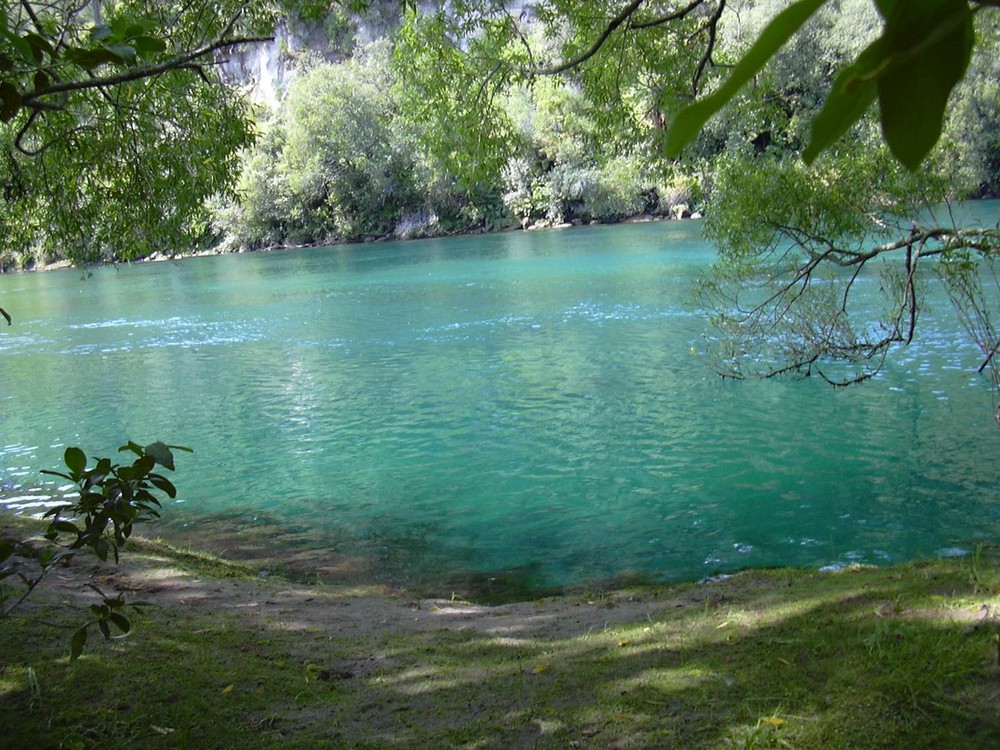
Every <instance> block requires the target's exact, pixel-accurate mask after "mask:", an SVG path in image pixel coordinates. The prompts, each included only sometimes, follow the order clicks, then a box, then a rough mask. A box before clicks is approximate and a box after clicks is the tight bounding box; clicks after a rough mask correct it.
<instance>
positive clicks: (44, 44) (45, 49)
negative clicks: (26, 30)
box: [24, 33, 56, 64]
mask: <svg viewBox="0 0 1000 750" xmlns="http://www.w3.org/2000/svg"><path fill="white" fill-rule="evenodd" d="M24 40H25V41H26V42H27V43H28V45H29V46H30V47H31V51H32V54H33V55H34V56H35V62H37V63H39V64H41V63H42V62H43V61H44V59H45V55H48V56H49V57H50V58H55V56H56V51H55V50H54V49H53V48H52V45H51V44H50V43H49V40H48V39H46V38H45V37H43V36H39V35H38V34H35V33H30V34H25V35H24Z"/></svg>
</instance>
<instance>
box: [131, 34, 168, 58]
mask: <svg viewBox="0 0 1000 750" xmlns="http://www.w3.org/2000/svg"><path fill="white" fill-rule="evenodd" d="M132 46H133V47H135V51H136V52H138V53H139V54H140V55H142V56H144V57H148V56H150V55H158V54H160V53H161V52H166V51H167V44H166V42H164V41H163V40H162V39H157V38H156V37H152V36H138V37H136V38H135V39H133V40H132Z"/></svg>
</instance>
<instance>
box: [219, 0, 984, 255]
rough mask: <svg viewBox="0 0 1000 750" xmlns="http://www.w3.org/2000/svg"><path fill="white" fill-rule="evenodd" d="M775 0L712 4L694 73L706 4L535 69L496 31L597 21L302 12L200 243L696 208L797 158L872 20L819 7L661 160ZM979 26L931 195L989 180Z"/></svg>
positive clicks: (557, 33) (548, 52) (588, 37)
mask: <svg viewBox="0 0 1000 750" xmlns="http://www.w3.org/2000/svg"><path fill="white" fill-rule="evenodd" d="M788 4H789V3H788V2H782V1H781V0H778V1H775V0H745V1H744V2H730V3H728V4H727V5H726V6H725V12H723V13H721V15H720V18H719V23H718V34H717V39H716V40H715V42H714V44H715V47H714V50H713V52H712V54H711V59H710V60H709V61H708V63H707V64H705V65H704V66H703V67H702V68H701V70H700V73H699V66H702V62H703V55H704V53H705V49H704V44H705V42H704V40H703V39H701V38H700V36H699V32H700V31H702V30H703V29H704V27H705V25H706V23H707V22H708V20H710V19H708V14H707V11H708V10H709V9H708V8H706V9H705V11H706V12H704V13H700V14H692V15H693V16H694V17H693V18H690V19H682V20H681V21H680V23H678V24H677V25H676V26H669V27H663V28H651V29H646V30H640V29H636V30H634V31H633V32H631V33H628V34H625V35H623V37H622V39H621V40H620V41H619V42H617V43H616V44H614V45H612V47H611V48H608V49H602V50H601V51H600V52H599V53H598V54H596V55H594V56H593V57H591V58H589V59H588V60H587V61H586V62H585V63H583V64H581V65H579V66H576V67H573V68H571V69H569V70H567V71H564V72H561V73H558V74H555V73H552V74H548V73H547V74H543V75H518V71H517V70H513V69H511V66H510V65H509V63H508V64H507V67H506V69H505V70H502V69H501V68H500V66H499V61H501V60H504V59H505V57H504V56H505V55H509V54H510V50H509V47H510V46H511V45H514V46H517V47H520V48H521V50H522V51H525V50H526V51H528V52H526V53H525V54H529V55H530V57H529V58H528V59H530V60H531V63H532V64H533V65H534V66H535V68H538V67H540V66H544V65H546V64H548V63H549V62H551V61H558V60H561V59H566V58H567V57H570V56H572V55H573V54H574V52H575V51H576V50H578V49H580V48H585V47H586V45H587V44H588V42H590V41H592V40H593V39H594V38H596V37H597V36H598V31H599V26H598V24H599V23H600V22H601V21H602V20H603V19H604V18H606V17H605V16H603V15H601V14H593V13H592V14H591V15H589V16H588V15H586V14H584V13H577V14H576V15H573V14H567V13H562V14H554V15H553V14H552V13H551V9H550V12H549V13H548V14H545V13H544V12H542V11H543V10H544V9H542V8H539V7H538V6H536V5H534V4H530V3H522V4H508V5H509V6H517V7H510V8H509V9H508V15H507V16H506V21H505V23H508V24H511V25H514V26H516V27H517V32H516V34H515V35H514V37H513V39H514V41H511V39H512V37H511V36H510V35H509V34H507V35H504V34H500V33H498V32H497V33H492V34H491V32H492V31H493V28H492V27H491V26H490V25H489V24H488V23H486V22H484V21H483V20H482V19H476V18H475V17H473V18H472V19H471V20H470V19H469V18H468V17H466V16H463V15H462V14H461V8H459V9H458V10H457V11H453V12H452V11H449V10H441V11H437V12H430V11H429V10H426V9H425V10H424V11H423V12H418V13H411V14H405V15H404V14H402V13H401V12H400V9H399V5H398V4H396V3H381V4H379V3H374V4H371V5H370V6H369V7H368V8H367V9H366V11H365V13H364V14H361V15H359V14H355V13H351V12H350V11H347V10H345V9H343V8H334V9H333V10H328V11H326V12H323V13H318V14H316V15H314V16H311V17H302V14H301V13H300V14H299V15H298V17H297V18H294V19H292V20H290V22H289V27H288V29H287V30H286V35H285V36H284V37H282V39H281V41H280V43H279V45H278V46H279V48H280V49H281V50H282V52H283V54H282V56H281V61H280V62H281V66H282V72H283V73H285V74H284V75H283V77H282V78H283V80H282V81H281V85H280V86H279V87H278V88H277V90H276V91H274V92H273V93H272V95H271V97H270V102H264V103H261V104H260V105H259V106H258V108H257V110H256V112H257V125H258V128H259V139H258V140H257V142H256V143H255V144H254V146H252V147H251V148H249V149H247V150H246V151H244V152H243V155H242V158H241V162H240V174H239V177H238V182H237V187H236V191H235V193H234V194H233V195H231V196H229V197H218V198H216V199H215V200H213V201H212V202H211V210H212V217H213V218H212V229H213V238H214V239H216V240H217V241H218V242H219V243H220V244H221V245H222V247H224V248H226V249H256V248H261V247H268V246H274V245H300V244H323V243H333V242H342V241H359V240H366V239H368V240H370V239H374V238H382V237H396V238H409V237H420V236H432V235H437V234H448V233H453V232H468V231H477V230H480V231H482V230H485V231H490V230H496V229H506V228H511V227H529V226H538V227H545V226H558V225H561V224H566V223H574V224H585V223H592V222H602V223H605V222H616V221H621V220H623V219H626V218H628V217H633V216H637V215H643V214H645V215H653V216H662V217H665V218H680V217H684V216H688V215H690V214H691V213H695V212H706V211H709V210H710V208H709V206H710V204H711V202H712V198H713V195H714V194H715V193H716V191H715V187H716V184H717V183H718V182H719V181H720V179H727V178H726V177H723V175H728V179H730V180H732V179H734V175H737V176H738V175H740V174H742V173H743V172H745V171H750V170H752V169H753V167H754V165H755V164H759V163H772V164H781V163H784V162H786V161H798V160H799V156H798V154H799V152H800V151H801V149H802V147H803V144H804V143H805V142H806V140H807V129H808V127H809V124H810V123H811V121H812V119H813V118H814V117H815V115H816V114H817V112H818V111H819V109H820V107H821V105H822V102H823V100H824V98H825V96H826V94H827V92H828V91H829V90H830V88H831V85H832V82H833V78H834V76H835V74H836V72H837V71H838V69H839V68H840V67H842V66H843V65H844V64H845V63H846V62H848V61H850V60H852V59H853V58H855V57H856V56H857V55H858V53H859V52H860V51H861V50H863V49H864V47H865V46H866V45H867V44H869V43H870V42H871V41H872V39H874V38H875V37H876V36H877V35H878V33H879V30H880V28H881V19H880V18H879V16H878V14H877V13H876V12H875V9H874V7H873V5H872V3H871V2H870V0H840V1H839V2H833V3H830V4H828V6H827V7H825V8H824V9H823V10H822V11H821V12H820V13H819V14H818V15H817V16H816V17H815V18H814V19H813V20H812V21H811V22H810V23H809V24H808V26H807V27H806V28H805V29H804V30H803V31H802V32H800V33H799V34H798V35H797V36H796V37H795V38H794V39H793V41H792V42H791V43H790V44H789V45H787V46H786V47H785V48H784V49H783V50H782V51H781V52H780V53H779V54H778V56H777V57H776V58H775V59H774V60H773V61H772V62H771V64H770V65H769V66H768V67H767V68H766V70H765V71H764V73H763V74H762V75H760V76H758V77H757V78H756V80H754V81H753V84H752V85H751V86H750V87H748V88H747V89H746V90H745V91H743V92H742V93H741V94H740V96H739V97H738V99H737V100H736V101H734V102H733V103H732V104H731V105H730V106H728V107H727V108H726V109H725V110H724V111H723V113H721V115H720V116H718V117H716V118H714V119H712V120H711V121H710V122H709V124H708V126H707V127H706V128H705V130H704V132H702V134H701V135H700V136H699V138H698V139H697V141H696V143H695V144H694V145H693V146H692V147H691V148H689V149H687V150H686V151H685V152H684V153H683V155H682V156H681V158H668V157H667V156H666V155H665V152H664V141H665V138H666V133H667V125H668V123H669V122H670V120H671V119H672V117H673V116H674V115H675V114H676V112H677V110H678V109H679V108H680V107H681V106H682V105H684V104H686V103H689V102H690V100H691V99H692V90H691V89H692V81H693V80H694V79H695V78H697V77H698V76H699V75H700V76H701V77H706V78H707V77H710V76H715V77H721V76H723V75H725V74H726V72H727V71H728V69H729V68H731V66H732V64H733V63H734V62H735V61H736V60H738V59H739V58H740V56H741V55H743V54H744V53H745V52H746V50H747V48H748V47H749V46H750V45H751V44H752V42H753V41H754V40H755V39H756V38H757V37H758V35H759V34H760V33H761V31H762V29H763V28H764V27H765V25H766V24H767V22H768V21H769V20H770V19H771V18H773V17H774V15H775V14H776V13H777V12H778V11H779V10H780V9H781V8H783V7H785V6H787V5H788ZM602 7H603V5H602ZM608 12H610V11H608ZM986 20H988V21H989V23H987V22H985V21H984V22H983V23H981V24H980V25H981V29H980V43H981V44H982V45H983V49H982V50H981V51H979V52H977V58H976V62H975V64H974V65H973V66H972V68H971V69H970V71H969V73H968V75H967V77H966V79H965V81H964V82H963V83H962V84H961V85H960V88H959V89H958V91H957V92H956V93H955V94H954V96H953V99H952V105H951V106H950V108H949V113H948V118H947V126H946V131H945V137H944V138H943V139H942V143H941V144H940V145H939V147H938V150H937V152H936V154H935V158H934V159H933V160H932V161H931V162H930V163H929V164H928V165H927V167H926V169H927V171H928V179H929V180H930V179H935V180H942V179H943V180H944V181H945V182H946V187H944V189H943V190H941V192H940V194H941V195H942V197H948V198H958V199H961V198H968V197H984V196H991V195H995V194H996V193H997V191H998V189H1000V114H998V113H1000V108H998V107H997V104H998V97H1000V89H998V84H997V80H998V76H997V75H996V73H997V71H996V70H995V65H996V59H997V56H996V55H995V54H993V53H992V52H990V50H996V49H997V45H998V43H1000V35H998V34H997V29H996V26H995V24H994V23H993V19H992V18H990V19H986ZM476 24H478V25H476ZM588 24H589V25H588ZM290 42H291V44H290ZM295 43H297V44H298V47H297V48H296V49H292V48H291V47H292V44H295ZM258 52H259V50H258ZM254 62H257V61H256V60H254ZM272 64H273V63H272ZM525 64H526V66H527V62H526V63H525ZM258 98H260V97H258ZM854 138H855V145H856V146H858V147H859V148H851V149H845V152H847V153H838V154H835V155H833V156H832V157H831V161H835V160H837V159H842V158H843V159H853V160H861V159H869V160H878V159H880V158H881V152H882V151H883V150H884V146H882V145H881V143H880V140H879V134H878V126H877V123H876V122H874V120H872V121H870V122H867V123H865V124H863V125H862V126H861V127H859V128H858V132H857V133H856V135H855V137H854ZM887 168H889V169H894V168H895V167H887Z"/></svg>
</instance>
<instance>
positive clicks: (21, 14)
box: [0, 0, 273, 266]
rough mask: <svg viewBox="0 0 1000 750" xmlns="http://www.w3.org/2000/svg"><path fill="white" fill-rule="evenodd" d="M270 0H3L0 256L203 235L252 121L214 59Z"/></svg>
mask: <svg viewBox="0 0 1000 750" xmlns="http://www.w3.org/2000/svg"><path fill="white" fill-rule="evenodd" d="M265 6H266V4H265V3H254V4H251V5H247V4H244V3H237V2H233V1H231V0H226V1H224V2H213V3H207V2H197V3H191V4H180V3H171V2H168V3H160V2H150V1H149V0H127V1H125V2H115V3H100V2H95V3H82V4H80V3H72V2H68V1H66V0H57V2H52V3H45V4H33V3H15V2H12V3H7V4H4V5H3V6H0V186H2V188H3V191H2V194H0V238H2V239H0V260H2V264H3V265H6V266H11V265H15V266H16V265H22V266H25V265H28V266H30V265H32V264H34V263H36V262H38V261H45V260H51V259H56V258H60V257H68V258H69V259H71V260H74V261H77V262H95V261H102V260H118V259H128V258H134V257H143V256H145V255H148V254H150V253H153V252H157V251H160V252H168V253H169V252H172V251H174V250H177V249H181V248H183V249H187V248H189V247H191V246H193V245H196V244H197V243H198V242H200V241H203V240H204V229H205V226H206V224H205V219H206V216H207V214H206V213H205V208H204V203H205V199H206V198H207V197H208V196H211V195H213V194H214V193H217V192H220V191H225V190H227V189H228V188H229V186H230V185H231V182H232V180H233V178H234V171H235V168H236V165H237V161H236V160H235V153H236V151H237V150H238V149H239V148H241V147H244V146H246V145H248V144H249V143H250V141H251V139H252V136H253V132H252V129H251V127H250V124H249V122H248V119H247V108H246V103H245V102H244V101H243V99H242V98H241V95H240V94H239V92H238V91H237V90H235V89H232V88H228V87H224V86H221V85H218V84H219V80H218V77H217V73H216V71H215V68H214V67H212V66H210V65H208V63H211V62H212V59H213V56H214V55H216V54H217V53H218V51H219V50H222V49H224V48H226V47H227V46H229V45H232V44H235V43H240V42H244V43H245V42H249V41H253V40H255V39H260V38H263V37H262V36H261V35H262V34H264V33H265V31H266V30H267V29H268V28H270V27H272V24H273V14H272V13H271V12H270V11H269V10H268V9H267V8H266V7H265Z"/></svg>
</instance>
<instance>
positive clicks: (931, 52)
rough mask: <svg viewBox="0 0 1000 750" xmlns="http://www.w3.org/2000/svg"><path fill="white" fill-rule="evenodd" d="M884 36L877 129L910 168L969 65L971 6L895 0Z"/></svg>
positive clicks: (927, 146) (935, 134)
mask: <svg viewBox="0 0 1000 750" xmlns="http://www.w3.org/2000/svg"><path fill="white" fill-rule="evenodd" d="M883 39H884V40H885V47H886V50H885V51H886V54H887V55H888V56H889V58H890V59H889V65H888V66H887V67H886V69H885V70H884V72H883V73H882V74H881V75H880V76H879V78H878V98H879V107H880V111H881V117H882V134H883V135H884V136H885V140H886V143H888V144H889V149H890V150H891V151H892V154H893V156H895V157H896V158H897V159H898V160H899V161H900V162H901V163H902V164H903V165H904V166H905V167H907V168H908V169H911V170H913V169H916V168H917V167H918V166H920V162H921V161H923V159H924V157H925V156H927V154H928V152H930V150H931V149H932V148H933V147H934V144H935V143H937V141H938V138H939V137H940V136H941V129H942V127H943V126H944V115H945V109H946V108H947V106H948V99H949V97H950V96H951V91H952V89H954V88H955V86H956V85H957V84H958V82H959V81H961V80H962V77H963V76H964V75H965V71H966V69H967V68H968V66H969V60H970V59H971V56H972V47H973V44H974V41H975V31H974V29H973V24H972V11H971V10H970V9H969V6H968V4H967V3H966V2H965V0H899V2H898V3H897V4H896V7H895V8H894V11H893V14H892V15H891V16H890V17H889V19H888V20H887V22H886V27H885V33H884V34H883Z"/></svg>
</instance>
